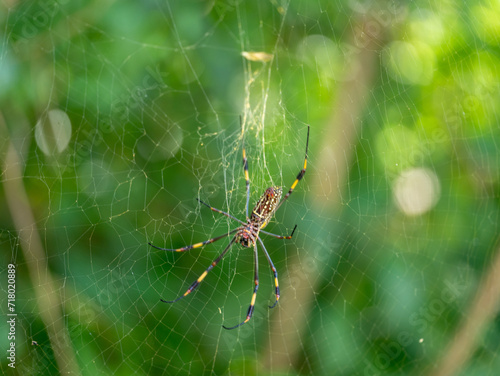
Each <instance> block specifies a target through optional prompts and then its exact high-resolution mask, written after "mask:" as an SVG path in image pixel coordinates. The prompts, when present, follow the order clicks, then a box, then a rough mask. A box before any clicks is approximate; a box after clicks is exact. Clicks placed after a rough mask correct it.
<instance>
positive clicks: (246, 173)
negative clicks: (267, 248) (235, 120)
mask: <svg viewBox="0 0 500 376" xmlns="http://www.w3.org/2000/svg"><path fill="white" fill-rule="evenodd" d="M240 125H241V133H242V134H244V132H243V131H244V129H243V119H242V118H241V115H240ZM242 143H243V172H244V173H245V185H246V188H247V202H246V205H245V213H246V215H247V218H248V203H249V202H250V178H249V176H248V159H247V153H246V151H245V139H244V138H243V141H242Z"/></svg>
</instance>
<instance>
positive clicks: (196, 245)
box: [148, 229, 238, 252]
mask: <svg viewBox="0 0 500 376" xmlns="http://www.w3.org/2000/svg"><path fill="white" fill-rule="evenodd" d="M236 231H238V229H235V230H233V231H230V232H228V233H227V234H223V235H220V236H217V237H215V238H212V239H208V240H205V241H204V242H201V243H196V244H193V245H187V246H185V247H182V248H173V249H171V248H161V247H157V246H156V245H153V244H152V243H148V244H149V245H150V246H151V247H153V248H156V249H159V250H160V251H170V252H185V251H189V250H190V249H194V248H200V247H203V246H204V245H207V244H210V243H213V242H215V241H217V240H219V239H222V238H225V237H226V236H229V235H231V234H234V233H235V232H236Z"/></svg>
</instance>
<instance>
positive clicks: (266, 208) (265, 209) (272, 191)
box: [250, 187, 283, 228]
mask: <svg viewBox="0 0 500 376" xmlns="http://www.w3.org/2000/svg"><path fill="white" fill-rule="evenodd" d="M282 193H283V190H282V189H281V187H269V188H267V189H266V191H265V192H264V194H263V195H262V196H260V198H259V201H257V204H255V207H254V208H253V210H252V215H251V218H250V220H251V221H253V222H258V223H259V224H260V225H261V226H260V228H264V227H265V226H266V225H267V223H268V222H269V220H270V219H271V217H272V216H273V215H274V212H275V211H276V207H277V206H278V204H279V202H280V200H281V194H282Z"/></svg>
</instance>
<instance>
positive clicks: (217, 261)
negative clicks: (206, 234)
mask: <svg viewBox="0 0 500 376" xmlns="http://www.w3.org/2000/svg"><path fill="white" fill-rule="evenodd" d="M233 232H234V231H233ZM235 240H236V238H235V237H233V239H232V240H231V241H230V242H229V244H228V245H227V247H226V248H225V249H224V251H222V253H221V254H220V255H219V257H217V258H216V259H215V260H214V261H213V262H212V263H211V264H210V266H209V267H208V268H207V270H205V271H204V272H203V273H201V275H200V276H199V277H198V279H197V280H196V281H194V282H193V283H192V284H191V286H189V288H188V289H187V291H186V292H185V293H184V294H183V295H181V296H179V297H178V298H177V299H175V300H163V299H160V300H161V301H162V302H163V303H175V302H177V301H179V300H181V299H182V298H184V297H185V296H188V295H189V294H191V292H192V291H193V290H194V289H195V288H196V287H198V285H199V284H200V283H201V282H202V281H203V280H204V279H205V277H206V276H207V274H208V273H209V272H210V270H212V269H213V268H214V267H215V266H216V265H217V264H218V263H219V261H220V260H222V258H223V257H224V255H225V254H226V253H227V251H228V250H229V248H230V247H231V245H233V243H234V242H235Z"/></svg>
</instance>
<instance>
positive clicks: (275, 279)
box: [258, 226, 297, 308]
mask: <svg viewBox="0 0 500 376" xmlns="http://www.w3.org/2000/svg"><path fill="white" fill-rule="evenodd" d="M295 227H297V226H295ZM294 231H295V229H294ZM292 235H293V232H292ZM258 239H259V243H260V245H261V247H262V249H263V250H264V254H265V255H266V258H267V261H268V262H269V265H270V266H271V270H272V271H273V275H274V287H275V288H276V301H275V302H274V304H273V305H271V306H269V308H274V307H275V306H276V304H278V300H279V299H280V286H279V282H278V271H277V270H276V268H275V267H274V264H273V260H271V256H269V253H268V252H267V249H266V247H265V246H264V242H263V241H262V240H261V239H260V238H258Z"/></svg>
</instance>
